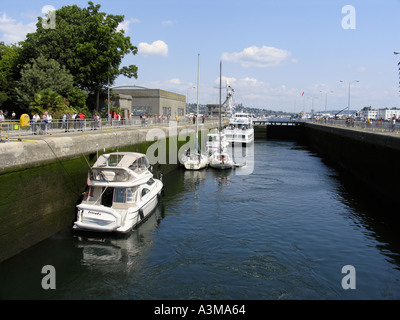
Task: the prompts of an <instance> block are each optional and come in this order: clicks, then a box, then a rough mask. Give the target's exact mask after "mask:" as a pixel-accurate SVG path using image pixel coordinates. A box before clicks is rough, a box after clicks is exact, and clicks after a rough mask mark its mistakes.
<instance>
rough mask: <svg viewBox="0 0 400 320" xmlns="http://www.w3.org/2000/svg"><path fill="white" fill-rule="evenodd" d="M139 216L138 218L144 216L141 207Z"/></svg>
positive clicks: (141, 218)
mask: <svg viewBox="0 0 400 320" xmlns="http://www.w3.org/2000/svg"><path fill="white" fill-rule="evenodd" d="M139 217H140V220H143V218H144V214H143V209H142V208H140V209H139Z"/></svg>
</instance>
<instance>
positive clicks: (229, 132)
mask: <svg viewBox="0 0 400 320" xmlns="http://www.w3.org/2000/svg"><path fill="white" fill-rule="evenodd" d="M224 134H225V136H226V140H227V141H228V143H236V142H237V143H246V144H247V143H252V142H253V141H254V128H253V120H252V119H251V115H250V114H249V113H244V112H237V113H235V115H234V117H233V118H231V119H230V120H229V125H228V127H226V128H225V129H224Z"/></svg>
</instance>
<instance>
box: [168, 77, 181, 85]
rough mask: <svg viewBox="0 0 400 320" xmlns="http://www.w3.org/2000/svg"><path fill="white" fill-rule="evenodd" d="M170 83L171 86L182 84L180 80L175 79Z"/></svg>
mask: <svg viewBox="0 0 400 320" xmlns="http://www.w3.org/2000/svg"><path fill="white" fill-rule="evenodd" d="M169 83H171V84H181V83H182V82H181V80H179V79H178V78H173V79H171V80H169Z"/></svg>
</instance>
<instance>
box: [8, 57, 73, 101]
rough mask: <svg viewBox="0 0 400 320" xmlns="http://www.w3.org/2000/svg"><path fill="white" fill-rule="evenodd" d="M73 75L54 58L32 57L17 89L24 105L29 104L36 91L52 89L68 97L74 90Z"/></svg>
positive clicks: (24, 69) (25, 67)
mask: <svg viewBox="0 0 400 320" xmlns="http://www.w3.org/2000/svg"><path fill="white" fill-rule="evenodd" d="M72 88H73V77H72V75H71V74H70V73H69V71H68V70H66V69H65V67H64V66H63V67H61V66H60V64H59V63H58V62H57V61H55V60H54V59H49V60H47V59H46V58H45V57H44V56H43V55H40V56H39V57H38V58H37V59H31V62H30V63H28V64H26V65H25V66H24V67H23V69H22V71H21V79H20V80H19V81H18V85H17V87H16V89H15V91H16V93H17V98H18V100H19V101H20V102H21V103H22V105H29V103H30V102H31V101H32V100H33V98H34V96H35V94H36V93H38V92H39V91H41V90H44V89H51V90H52V91H55V92H57V93H58V94H60V95H62V96H64V97H66V96H67V95H69V93H70V92H72Z"/></svg>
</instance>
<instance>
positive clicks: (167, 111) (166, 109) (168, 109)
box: [162, 107, 171, 116]
mask: <svg viewBox="0 0 400 320" xmlns="http://www.w3.org/2000/svg"><path fill="white" fill-rule="evenodd" d="M162 113H163V115H165V116H167V115H171V107H163V108H162Z"/></svg>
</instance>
